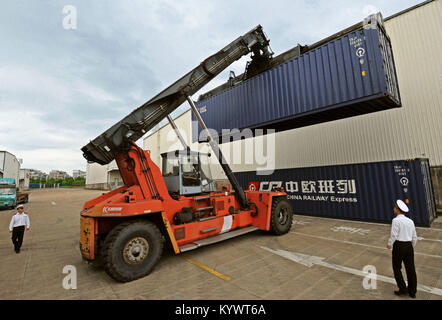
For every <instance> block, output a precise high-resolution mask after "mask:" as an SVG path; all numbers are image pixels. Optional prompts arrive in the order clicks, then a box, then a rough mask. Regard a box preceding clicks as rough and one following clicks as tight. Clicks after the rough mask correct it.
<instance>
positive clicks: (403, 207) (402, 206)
mask: <svg viewBox="0 0 442 320" xmlns="http://www.w3.org/2000/svg"><path fill="white" fill-rule="evenodd" d="M396 205H397V207H398V208H399V210H401V211H402V212H405V213H407V212H408V211H410V209H408V206H407V205H406V204H405V202H403V201H402V200H397V201H396Z"/></svg>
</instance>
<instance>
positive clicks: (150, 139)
mask: <svg viewBox="0 0 442 320" xmlns="http://www.w3.org/2000/svg"><path fill="white" fill-rule="evenodd" d="M385 28H386V31H387V33H388V35H389V36H390V38H391V42H392V47H393V53H394V59H395V64H396V69H397V76H398V81H399V89H400V94H401V100H402V108H398V109H392V110H387V111H381V112H375V113H372V114H366V115H362V116H357V117H352V118H347V119H342V120H337V121H333V122H328V123H322V124H317V125H313V126H308V127H303V128H297V129H293V130H288V131H283V132H278V133H276V134H273V135H271V136H269V137H264V140H267V139H269V141H271V140H272V139H274V151H272V150H271V149H270V151H271V152H274V154H275V157H274V163H273V164H270V165H274V168H275V169H284V168H301V167H313V166H326V165H337V164H351V163H364V162H377V161H389V160H400V159H412V158H428V159H429V162H430V166H431V173H432V181H433V186H434V191H435V196H436V201H437V203H438V208H439V209H440V208H441V205H442V78H441V75H442V63H441V61H442V41H441V34H440V30H442V1H441V0H433V1H426V2H423V3H422V4H420V5H417V6H415V7H412V8H410V9H408V10H405V11H402V12H400V13H398V14H396V15H393V16H391V17H389V18H386V19H385ZM175 123H176V124H177V126H178V127H179V129H180V131H181V133H182V135H183V136H184V139H185V140H186V142H187V143H188V145H190V146H191V148H192V150H197V149H198V148H201V147H203V146H204V147H205V148H207V146H206V144H201V145H198V144H197V143H191V142H192V140H191V138H192V137H191V135H192V131H191V128H192V117H191V113H190V110H187V111H185V112H184V113H183V114H181V115H180V116H178V117H177V118H176V119H175ZM256 139H259V138H250V139H246V140H242V141H235V142H231V143H226V144H222V145H221V150H222V152H223V154H224V155H225V156H226V158H227V159H228V160H235V158H234V157H235V156H238V155H242V156H243V157H242V159H244V155H245V153H246V150H253V149H247V148H248V147H250V146H251V145H253V144H254V143H255V142H256ZM143 147H144V149H148V150H150V152H151V157H152V159H153V161H154V162H155V163H156V164H157V165H158V166H160V167H161V163H160V161H161V156H160V155H161V153H164V152H167V151H170V150H174V149H181V148H182V146H181V145H180V143H179V140H178V139H177V137H176V135H175V133H174V132H173V130H172V128H171V127H170V125H169V124H167V125H164V126H163V127H161V128H158V129H157V130H154V132H152V133H150V134H149V135H148V136H147V137H145V138H144V140H143ZM205 150H207V149H205ZM238 150H240V151H241V152H239V151H238ZM200 151H201V150H200ZM281 153H283V154H284V156H282V157H281V156H278V154H281ZM212 158H215V157H212ZM230 164H231V168H232V170H233V171H234V172H235V171H249V170H255V169H256V168H258V167H260V166H259V165H258V163H257V162H256V159H254V162H251V163H248V164H246V163H244V161H243V162H242V163H235V161H233V162H232V161H230ZM87 168H88V170H87V177H86V184H87V186H89V187H98V186H99V185H100V186H103V187H106V188H109V185H110V184H111V185H115V184H118V183H119V184H121V183H122V181H121V177H119V175H118V168H117V167H116V165H115V164H114V163H111V164H109V165H107V166H100V165H97V164H89V165H88V167H87ZM220 173H221V171H220V168H218V167H217V166H213V167H212V174H213V175H214V178H215V179H216V178H221V174H220Z"/></svg>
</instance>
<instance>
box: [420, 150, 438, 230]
mask: <svg viewBox="0 0 442 320" xmlns="http://www.w3.org/2000/svg"><path fill="white" fill-rule="evenodd" d="M421 171H422V178H423V182H424V188H425V201H426V206H427V208H428V212H429V217H430V224H431V222H433V220H434V219H436V202H435V198H434V192H433V184H432V181H431V173H430V164H429V161H428V159H422V160H421Z"/></svg>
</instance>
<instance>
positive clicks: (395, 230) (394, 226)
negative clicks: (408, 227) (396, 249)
mask: <svg viewBox="0 0 442 320" xmlns="http://www.w3.org/2000/svg"><path fill="white" fill-rule="evenodd" d="M398 236H399V223H398V222H397V221H396V219H393V222H392V224H391V233H390V239H388V245H387V248H388V249H391V247H392V246H393V243H394V242H395V241H396V239H397V237H398Z"/></svg>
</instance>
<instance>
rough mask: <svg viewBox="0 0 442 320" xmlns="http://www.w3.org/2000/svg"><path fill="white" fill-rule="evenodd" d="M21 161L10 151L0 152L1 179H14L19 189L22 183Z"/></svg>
mask: <svg viewBox="0 0 442 320" xmlns="http://www.w3.org/2000/svg"><path fill="white" fill-rule="evenodd" d="M20 165H21V163H20V160H19V159H17V157H16V156H15V155H13V154H12V153H10V152H8V151H0V178H14V179H15V184H16V186H17V188H18V187H19V181H20Z"/></svg>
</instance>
